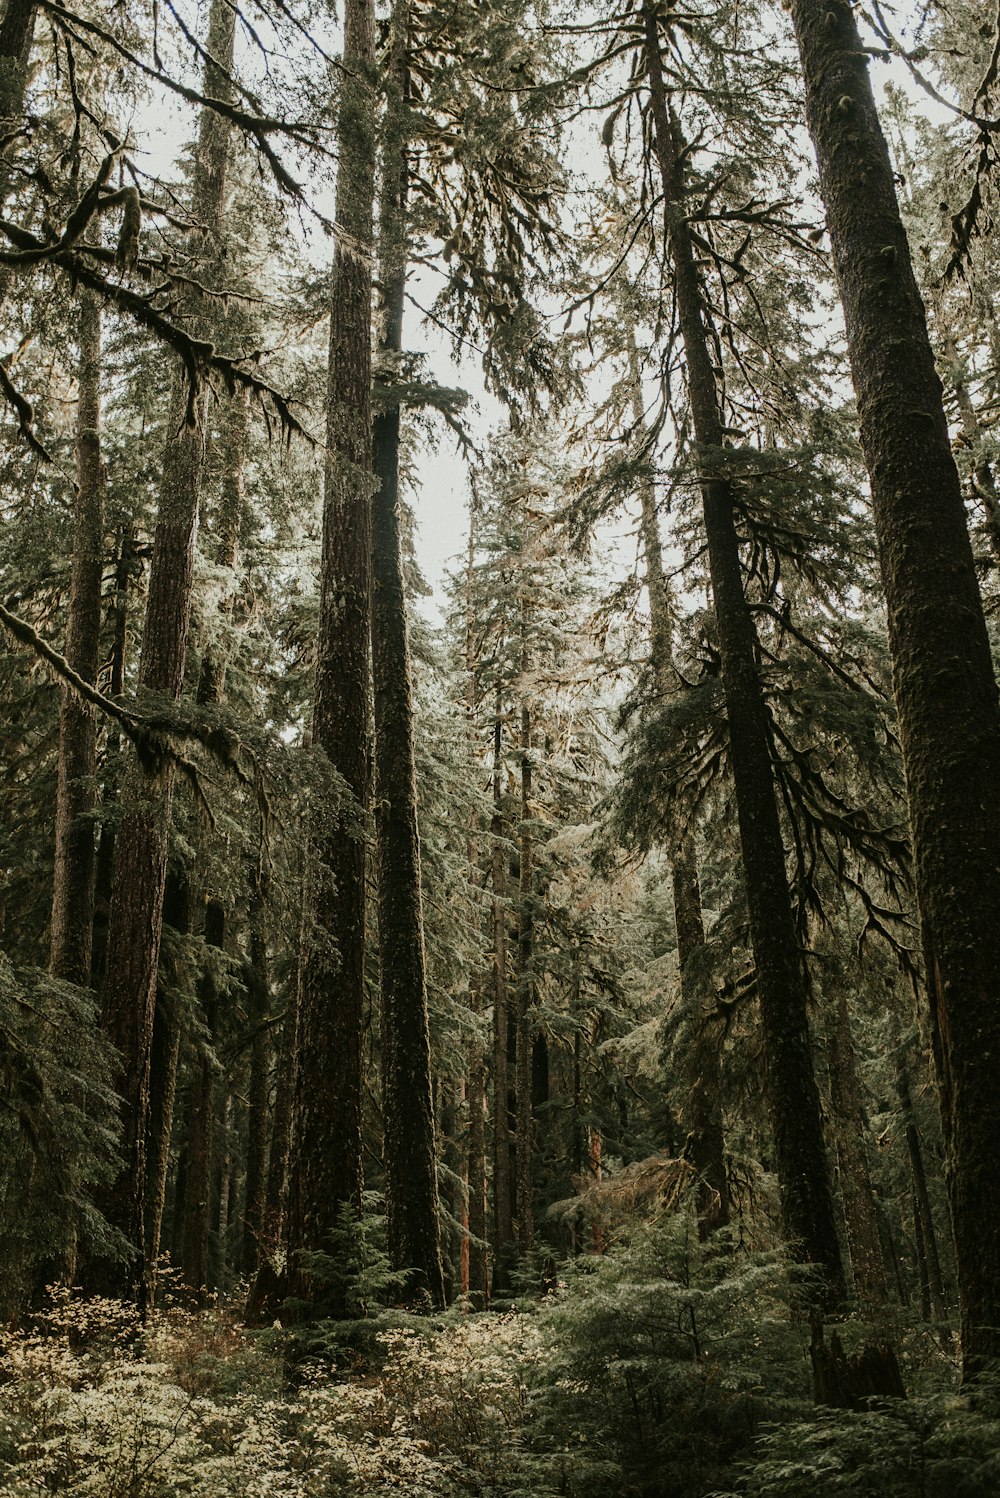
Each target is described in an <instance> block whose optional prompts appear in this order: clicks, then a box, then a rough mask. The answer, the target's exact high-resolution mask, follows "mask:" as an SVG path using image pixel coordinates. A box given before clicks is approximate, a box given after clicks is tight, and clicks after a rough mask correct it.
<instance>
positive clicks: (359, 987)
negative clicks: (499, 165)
mask: <svg viewBox="0 0 1000 1498" xmlns="http://www.w3.org/2000/svg"><path fill="white" fill-rule="evenodd" d="M343 60H344V73H343V81H342V86H341V94H340V106H339V113H338V118H337V150H338V169H337V201H336V222H337V226H338V228H339V229H340V231H341V232H342V235H343V238H341V239H338V240H337V242H336V246H335V250H334V267H333V279H332V290H331V302H330V348H329V374H328V385H327V422H326V465H325V471H324V492H323V535H322V546H321V561H320V619H319V637H318V640H317V652H316V680H315V699H314V706H313V726H312V736H313V743H314V745H315V746H316V747H317V748H319V749H321V750H322V751H323V753H324V754H325V755H326V757H327V759H328V760H329V763H330V765H331V766H332V767H333V769H334V770H335V771H336V772H337V773H338V775H339V776H340V777H341V778H342V781H343V784H344V787H345V789H346V792H347V793H348V794H349V796H350V798H351V800H352V802H353V807H352V808H351V811H352V812H353V816H352V818H351V825H349V826H348V827H345V826H344V825H343V823H342V822H338V819H337V818H336V817H335V816H334V815H333V813H332V810H331V808H330V807H329V806H326V807H322V808H316V812H315V818H314V830H313V847H314V854H315V859H316V873H315V877H314V879H312V880H311V881H310V889H311V895H310V911H309V914H310V916H311V922H310V929H309V930H308V931H307V933H306V951H305V954H304V960H303V964H302V981H301V988H300V993H299V1019H298V1048H299V1053H298V1064H297V1076H296V1085H295V1103H294V1122H293V1130H292V1145H291V1153H290V1160H289V1188H288V1251H289V1271H290V1276H291V1288H292V1290H293V1292H294V1293H295V1295H296V1296H297V1297H298V1298H300V1299H301V1300H303V1301H305V1302H306V1303H307V1304H308V1305H309V1306H310V1307H312V1308H315V1309H317V1310H318V1309H320V1308H321V1307H323V1306H324V1302H325V1301H326V1308H327V1309H329V1310H331V1311H333V1312H334V1313H336V1312H337V1311H338V1310H341V1309H342V1307H340V1306H339V1305H338V1304H336V1303H333V1302H331V1301H329V1300H328V1299H327V1292H326V1290H325V1289H324V1286H323V1284H322V1283H321V1280H320V1279H319V1278H317V1276H315V1275H314V1274H313V1273H312V1272H310V1271H309V1270H308V1269H307V1268H306V1266H305V1265H304V1264H303V1262H302V1261H301V1259H300V1257H299V1256H300V1255H301V1254H302V1253H303V1252H321V1253H329V1252H330V1251H331V1248H332V1247H333V1242H332V1239H331V1234H333V1233H335V1231H336V1229H337V1228H338V1226H339V1225H340V1223H341V1222H342V1220H343V1217H344V1214H345V1212H347V1213H355V1214H356V1213H360V1211H361V1204H362V1191H363V1187H364V1165H363V1158H362V1138H361V1102H362V1091H363V1055H362V1038H363V1026H364V1003H365V983H364V965H365V863H366V835H365V828H364V826H363V818H364V815H365V813H366V810H367V808H368V806H369V800H370V798H369V732H370V713H369V691H370V683H369V666H370V656H371V651H370V637H371V496H372V487H373V484H372V422H371V411H372V400H371V395H372V390H371V385H372V370H371V313H372V268H371V247H372V216H373V208H374V197H375V96H374V90H373V72H374V66H375V17H374V7H373V4H372V0H347V4H346V5H345V8H344V50H343ZM335 1300H336V1296H334V1301H335Z"/></svg>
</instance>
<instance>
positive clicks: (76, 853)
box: [49, 291, 105, 988]
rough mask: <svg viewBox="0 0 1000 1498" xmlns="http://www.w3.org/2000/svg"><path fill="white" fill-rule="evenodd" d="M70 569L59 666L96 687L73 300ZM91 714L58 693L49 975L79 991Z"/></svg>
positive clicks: (97, 384) (92, 370)
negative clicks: (73, 440)
mask: <svg viewBox="0 0 1000 1498" xmlns="http://www.w3.org/2000/svg"><path fill="white" fill-rule="evenodd" d="M79 348H80V355H79V376H78V389H79V394H78V397H77V412H76V499H75V502H74V514H73V562H72V571H71V579H70V592H69V607H68V611H67V620H66V659H67V661H68V662H69V664H70V665H71V666H72V667H73V669H74V671H76V672H77V674H78V675H79V676H81V677H82V678H83V680H84V681H87V682H90V683H91V684H93V683H95V682H96V681H97V668H98V662H99V656H100V635H101V575H102V570H103V561H104V489H105V480H104V464H103V462H102V460H101V308H100V303H99V302H98V301H97V299H96V297H94V295H93V294H92V293H91V292H89V291H84V292H81V295H80V333H79ZM96 769H97V729H96V723H95V720H94V709H93V708H92V707H91V706H90V705H89V704H88V703H85V702H83V701H82V700H81V699H80V698H79V697H78V696H77V695H76V693H75V692H74V691H72V690H71V688H69V687H65V686H64V687H63V689H62V700H61V706H60V711H59V778H58V785H57V788H56V847H55V866H54V869H53V875H52V928H51V934H50V943H49V969H50V971H51V972H52V974H53V976H54V977H56V978H64V979H66V981H67V982H69V983H76V984H79V986H80V987H81V988H87V987H89V985H90V972H91V953H92V948H93V934H94V876H95V857H96V846H95V845H96V836H95V834H96V823H95V822H94V820H93V811H94V806H95V804H96V790H95V774H96Z"/></svg>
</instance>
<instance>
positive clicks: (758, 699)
mask: <svg viewBox="0 0 1000 1498" xmlns="http://www.w3.org/2000/svg"><path fill="white" fill-rule="evenodd" d="M645 31H646V47H647V68H648V75H649V86H650V98H651V105H652V119H653V127H654V132H655V145H656V157H657V162H658V165H659V169H660V177H661V182H662V187H663V193H664V199H665V205H666V216H667V223H668V233H669V246H668V248H669V253H670V257H671V260H672V264H673V270H674V285H675V295H676V299H677V311H678V319H679V323H680V329H681V336H682V339H683V343H684V351H685V358H686V363H687V375H688V394H689V399H690V403H691V415H692V421H693V426H694V433H695V438H696V443H697V448H698V457H699V469H700V472H701V474H702V479H701V490H702V502H703V507H704V516H705V534H706V540H707V543H708V562H709V573H710V576H711V581H712V593H713V597H714V600H715V616H716V622H717V627H718V631H719V646H720V651H721V655H722V681H723V690H724V693H725V701H726V712H727V717H728V720H729V757H730V764H731V767H732V773H733V783H734V787H735V792H736V807H737V818H738V822H739V829H740V844H741V848H742V854H743V865H744V869H745V873H746V886H747V900H748V905H749V912H750V936H751V943H752V946H753V953H754V965H755V968H756V973H757V989H758V994H759V1001H760V1015H761V1028H762V1032H763V1039H764V1054H765V1063H766V1077H767V1092H768V1102H769V1106H770V1114H771V1128H772V1132H773V1136H774V1146H775V1159H776V1164H777V1173H778V1183H779V1187H780V1192H781V1206H782V1215H783V1219H784V1226H785V1232H786V1234H787V1237H788V1240H789V1243H790V1245H791V1247H792V1251H793V1252H794V1253H795V1254H796V1255H798V1256H799V1257H800V1258H801V1259H803V1260H804V1261H805V1262H807V1263H810V1264H813V1265H815V1266H816V1268H817V1269H818V1270H819V1271H820V1273H821V1275H822V1279H823V1291H822V1301H823V1303H824V1304H825V1305H826V1306H827V1307H832V1306H835V1305H837V1304H839V1303H840V1301H841V1300H842V1299H843V1295H844V1273H843V1266H842V1264H841V1260H840V1246H839V1243H838V1240H837V1230H836V1225H835V1218H834V1209H833V1195H832V1191H831V1186H830V1171H829V1165H828V1162H827V1157H826V1147H825V1143H824V1139H823V1126H822V1119H821V1114H820V1099H819V1089H818V1087H817V1085H816V1077H815V1072H814V1069H813V1056H812V1044H811V1039H810V1034H809V1023H808V1018H807V1012H806V985H805V975H804V972H803V967H802V955H801V952H800V950H799V943H798V939H797V936H796V931H795V922H794V918H793V913H792V905H791V898H790V895H789V889H788V879H787V875H786V871H785V851H784V846H783V843H782V837H781V826H780V822H779V819H778V808H777V802H776V798H775V792H774V776H773V771H772V767H771V754H770V729H769V723H768V716H767V707H766V704H765V701H764V695H763V690H762V687H761V682H760V676H759V672H758V668H757V639H756V633H755V630H754V625H753V619H752V617H751V614H750V610H749V607H748V605H747V600H746V596H745V594H744V591H743V575H742V568H741V563H740V548H739V538H738V535H737V531H736V522H735V516H734V510H735V504H736V494H735V491H734V488H733V485H732V482H731V480H730V479H729V478H727V477H726V475H725V472H724V470H723V468H722V466H721V465H722V461H723V458H722V449H723V446H724V434H723V421H722V414H721V408H720V401H719V395H718V391H717V388H716V376H715V371H714V369H713V366H712V361H711V358H710V354H709V347H708V318H709V313H708V309H707V307H706V304H705V300H704V297H703V294H702V288H701V283H700V277H699V272H698V268H697V262H696V258H695V253H694V246H693V243H692V240H691V231H690V229H689V227H688V223H687V220H686V218H685V215H684V202H683V198H684V185H683V181H682V177H681V165H680V163H681V162H682V161H683V159H684V156H683V149H682V144H681V141H680V138H679V135H680V132H679V129H678V127H677V124H676V121H674V120H672V119H671V117H670V114H669V110H668V104H667V98H666V93H665V90H664V84H663V72H662V64H661V61H660V50H659V34H658V25H657V19H656V12H655V10H654V9H652V8H651V7H647V8H646V10H645Z"/></svg>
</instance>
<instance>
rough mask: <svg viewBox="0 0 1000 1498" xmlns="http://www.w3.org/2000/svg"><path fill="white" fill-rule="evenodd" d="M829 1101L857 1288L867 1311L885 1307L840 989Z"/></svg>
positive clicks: (861, 1116) (861, 1113) (864, 1129)
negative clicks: (831, 1109)
mask: <svg viewBox="0 0 1000 1498" xmlns="http://www.w3.org/2000/svg"><path fill="white" fill-rule="evenodd" d="M830 1101H831V1104H832V1108H833V1124H834V1133H835V1136H836V1140H837V1158H838V1162H839V1165H840V1190H841V1194H842V1196H843V1199H844V1222H845V1226H846V1229H847V1248H848V1252H849V1254H850V1260H851V1277H852V1279H853V1281H854V1293H855V1295H856V1296H857V1298H858V1300H859V1302H860V1303H861V1306H862V1307H863V1309H864V1310H865V1311H866V1313H867V1314H869V1315H870V1314H872V1313H873V1312H874V1313H878V1312H880V1311H882V1310H884V1308H885V1306H886V1305H887V1304H888V1300H889V1286H888V1283H887V1281H886V1276H885V1260H884V1259H883V1256H882V1241H881V1238H880V1236H879V1228H878V1218H877V1216H876V1211H875V1192H874V1190H873V1188H872V1178H871V1169H870V1167H869V1164H868V1149H867V1143H866V1140H867V1134H868V1119H867V1117H866V1116H865V1110H864V1107H863V1105H862V1102H861V1091H860V1088H859V1086H858V1077H857V1068H856V1065H855V1056H854V1037H853V1036H852V1034H851V1017H850V1014H849V1012H848V1008H847V995H846V993H845V992H844V990H843V988H841V989H840V991H839V992H838V995H837V1008H836V1013H835V1015H834V1021H833V1030H832V1034H831V1037H830Z"/></svg>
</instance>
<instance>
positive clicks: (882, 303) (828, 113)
mask: <svg viewBox="0 0 1000 1498" xmlns="http://www.w3.org/2000/svg"><path fill="white" fill-rule="evenodd" d="M790 10H791V15H792V20H793V22H794V25H795V30H796V36H797V39H798V44H799V50H800V54H801V58H802V70H803V78H804V83H805V98H806V116H807V121H808V125H809V130H810V133H811V135H812V138H813V143H814V145H815V148H816V156H817V160H818V163H819V170H820V188H821V191H822V194H823V198H824V202H825V204H826V210H827V223H828V226H829V231H830V242H831V246H832V250H833V260H834V266H835V269H836V273H837V279H838V282H839V285H840V293H841V300H842V303H843V307H844V318H845V324H846V329H847V343H848V351H849V354H850V360H851V370H852V374H853V378H854V386H855V392H856V396H857V403H858V419H859V426H860V436H861V445H862V448H863V450H864V453H865V460H866V463H867V466H868V471H869V474H870V477H871V486H872V504H873V509H874V515H875V528H876V533H877V538H878V547H879V558H880V562H881V568H882V580H883V586H884V589H885V597H886V608H887V614H888V626H889V647H890V651H891V653H892V660H893V686H894V693H895V699H896V707H897V711H898V714H899V723H900V738H901V744H902V752H903V762H904V765H905V769H906V783H907V798H908V804H909V811H910V821H911V828H912V835H913V848H914V857H915V867H916V886H917V896H918V903H919V907H920V917H921V923H922V932H923V947H924V960H925V965H926V977H927V985H928V990H929V994H930V1001H931V1023H932V1031H933V1036H934V1050H935V1060H936V1065H937V1074H938V1085H939V1088H940V1091H941V1104H942V1112H943V1117H944V1122H945V1131H946V1140H947V1146H948V1167H949V1168H948V1180H949V1194H950V1199H951V1208H952V1224H953V1228H954V1232H955V1242H956V1250H957V1258H958V1278H959V1293H960V1297H961V1308H962V1353H963V1361H964V1367H965V1370H966V1374H967V1376H970V1377H971V1376H974V1375H975V1374H976V1373H978V1372H980V1371H981V1370H982V1369H983V1368H984V1367H985V1366H987V1365H988V1364H989V1363H991V1362H993V1361H995V1360H996V1358H997V1357H998V1356H1000V1301H998V1289H997V1287H998V1285H1000V1218H998V1217H997V1215H996V1213H994V1212H991V1211H990V1210H989V1208H988V1205H987V1204H988V1203H989V1202H990V1201H991V1200H992V1196H991V1193H990V1190H989V1186H988V1183H987V1177H988V1175H989V1171H990V1168H991V1167H990V1164H989V1158H990V1151H991V1148H992V1146H991V1143H990V1141H995V1140H996V1138H997V1137H998V1136H1000V1097H998V1092H997V1088H996V1086H995V1079H994V1077H993V1071H992V1063H991V1059H990V1058H991V1057H992V1056H994V1055H995V1054H996V1053H997V1049H998V1047H1000V1030H998V1026H1000V1018H998V1012H997V1003H996V996H997V991H998V985H1000V949H998V945H997V939H996V911H997V909H998V907H1000V856H998V848H1000V704H998V696H997V685H996V680H995V678H994V673H993V664H992V660H991V656H990V647H989V640H988V637H987V632H986V627H985V622H984V618H983V610H982V603H981V600H980V596H979V590H978V586H977V582H976V575H975V568H974V564H973V557H972V548H971V545H970V542H969V535H968V529H967V525H966V518H965V509H964V505H963V501H962V493H961V486H960V483H959V479H958V472H957V469H956V467H955V461H954V458H953V456H952V452H951V444H950V440H949V434H948V425H947V421H946V418H945V413H944V406H943V400H942V392H941V382H940V379H939V378H938V375H937V372H936V370H935V367H934V357H933V353H932V351H931V347H930V341H929V338H928V335H927V325H926V319H925V314H924V307H923V303H922V302H921V299H920V293H919V291H918V289H917V286H916V282H915V279H914V275H913V269H912V263H911V260H910V251H909V245H908V243H907V239H906V234H905V231H904V229H903V226H902V222H901V219H900V214H899V208H898V204H897V201H896V193H895V185H894V182H893V173H892V166H891V164H890V161H889V154H888V150H887V148H886V144H885V139H884V137H883V134H882V130H881V127H880V123H879V118H878V113H877V110H876V106H875V101H874V98H873V95H872V89H871V82H870V79H869V77H868V58H867V55H866V53H865V51H864V48H863V46H862V44H861V40H860V37H859V34H858V29H857V24H856V21H855V18H854V14H853V12H852V11H851V9H850V7H849V6H847V5H844V4H839V3H838V4H836V5H834V6H833V7H826V6H821V5H819V4H818V3H812V0H792V4H791V5H790ZM971 787H975V791H974V793H972V794H970V788H971Z"/></svg>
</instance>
